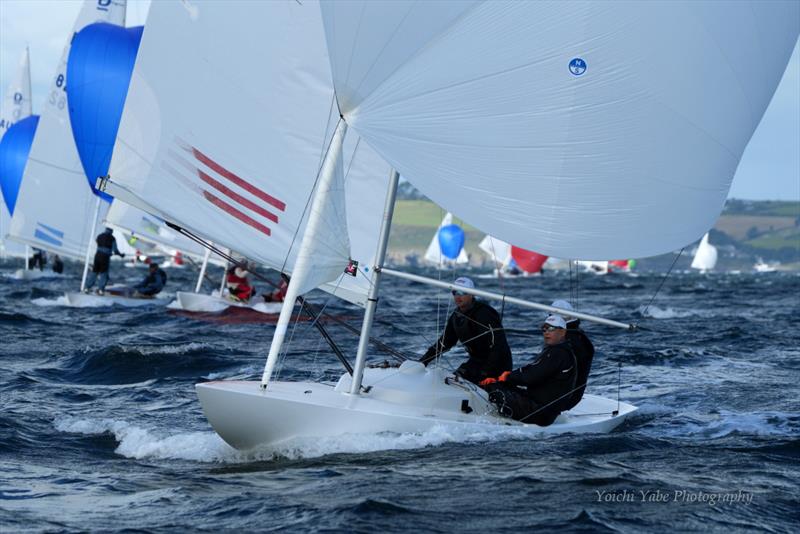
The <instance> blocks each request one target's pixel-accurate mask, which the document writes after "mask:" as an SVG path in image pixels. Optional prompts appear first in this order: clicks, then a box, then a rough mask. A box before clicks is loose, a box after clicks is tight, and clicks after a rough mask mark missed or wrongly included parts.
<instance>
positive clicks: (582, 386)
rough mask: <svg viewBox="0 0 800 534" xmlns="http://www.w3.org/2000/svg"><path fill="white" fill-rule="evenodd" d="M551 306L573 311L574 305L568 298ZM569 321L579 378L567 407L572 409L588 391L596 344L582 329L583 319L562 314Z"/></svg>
mask: <svg viewBox="0 0 800 534" xmlns="http://www.w3.org/2000/svg"><path fill="white" fill-rule="evenodd" d="M551 306H553V307H554V308H561V309H562V310H568V311H572V305H571V304H570V303H569V302H567V301H566V300H556V301H554V302H553V303H552V304H551ZM561 317H563V318H564V321H566V322H567V341H568V342H569V344H570V345H571V346H572V351H573V352H574V353H575V358H576V359H577V360H578V380H577V383H576V384H575V388H576V389H575V391H574V392H573V394H572V397H571V398H570V402H569V405H568V406H567V409H568V410H569V409H572V408H574V407H575V406H577V405H578V403H579V402H580V401H581V399H582V398H583V393H584V391H586V383H587V382H588V380H589V371H591V370H592V359H593V358H594V345H592V342H591V340H590V339H589V336H587V335H586V332H584V331H583V330H582V329H581V320H580V319H576V318H574V317H568V316H565V315H562V316H561Z"/></svg>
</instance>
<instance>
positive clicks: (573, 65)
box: [569, 57, 586, 76]
mask: <svg viewBox="0 0 800 534" xmlns="http://www.w3.org/2000/svg"><path fill="white" fill-rule="evenodd" d="M569 71H570V72H571V73H572V74H573V75H575V76H580V75H581V74H583V73H584V72H586V62H585V61H584V60H582V59H581V58H579V57H576V58H573V59H572V61H570V62H569Z"/></svg>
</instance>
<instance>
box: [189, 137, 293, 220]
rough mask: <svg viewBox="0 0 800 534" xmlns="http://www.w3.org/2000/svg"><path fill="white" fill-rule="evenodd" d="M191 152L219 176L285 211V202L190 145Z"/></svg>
mask: <svg viewBox="0 0 800 534" xmlns="http://www.w3.org/2000/svg"><path fill="white" fill-rule="evenodd" d="M192 153H193V154H194V157H196V158H197V159H198V160H199V161H201V162H202V163H204V164H206V165H207V166H208V167H209V168H210V169H213V170H214V172H216V173H218V174H219V175H220V176H224V177H225V178H227V179H228V180H230V181H231V182H233V183H235V184H236V185H238V186H239V187H241V188H242V189H244V190H245V191H247V192H249V193H252V194H253V195H255V196H257V197H258V198H260V199H261V200H263V201H264V202H266V203H267V204H270V205H272V206H274V207H276V208H277V209H279V210H281V211H285V210H286V204H285V203H283V202H281V201H280V200H278V199H277V198H275V197H273V196H272V195H270V194H268V193H265V192H264V191H262V190H261V189H259V188H257V187H256V186H254V185H252V184H251V183H249V182H246V181H245V180H243V179H242V178H239V177H238V176H236V175H235V174H233V173H232V172H231V171H229V170H228V169H226V168H225V167H223V166H222V165H220V164H219V163H217V162H216V161H214V160H213V159H211V158H209V157H208V156H206V155H205V154H203V153H202V152H200V151H199V150H197V149H196V148H194V147H192Z"/></svg>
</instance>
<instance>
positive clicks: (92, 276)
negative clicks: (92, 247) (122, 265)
mask: <svg viewBox="0 0 800 534" xmlns="http://www.w3.org/2000/svg"><path fill="white" fill-rule="evenodd" d="M96 241H97V252H95V253H94V264H93V265H92V272H90V273H89V277H88V278H87V279H86V288H85V289H84V290H83V291H84V292H85V293H88V292H89V291H90V290H91V289H92V286H94V282H95V280H97V279H99V280H98V282H97V294H98V295H102V294H104V293H105V290H106V284H107V283H108V268H109V266H110V265H111V256H112V254H116V255H117V256H119V257H120V258H124V257H125V254H122V253H121V252H120V251H119V249H118V248H117V240H116V239H115V238H114V230H112V229H111V228H106V229H105V230H104V231H103V233H102V234H100V235H98V236H97V239H96Z"/></svg>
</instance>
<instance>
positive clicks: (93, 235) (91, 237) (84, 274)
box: [81, 195, 101, 291]
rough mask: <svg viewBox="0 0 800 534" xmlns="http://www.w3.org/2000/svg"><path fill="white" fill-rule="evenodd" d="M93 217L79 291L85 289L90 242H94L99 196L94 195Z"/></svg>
mask: <svg viewBox="0 0 800 534" xmlns="http://www.w3.org/2000/svg"><path fill="white" fill-rule="evenodd" d="M95 196H96V197H97V198H96V201H95V205H94V218H92V231H91V232H90V233H89V243H87V244H86V257H85V258H84V261H83V277H82V278H81V291H83V290H84V289H86V276H87V275H88V274H89V258H90V257H91V255H92V252H94V251H93V250H92V243H94V237H95V232H97V217H98V216H99V215H100V202H101V200H100V196H99V195H95Z"/></svg>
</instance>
